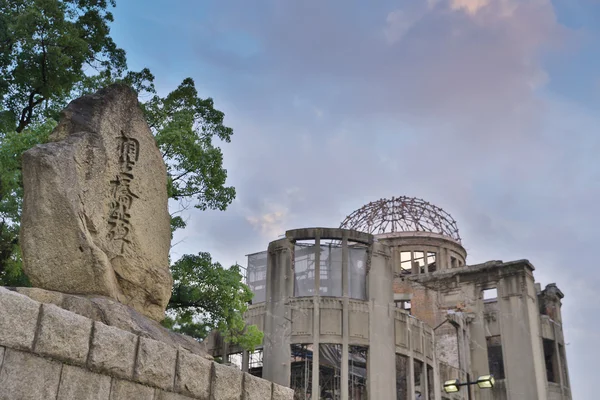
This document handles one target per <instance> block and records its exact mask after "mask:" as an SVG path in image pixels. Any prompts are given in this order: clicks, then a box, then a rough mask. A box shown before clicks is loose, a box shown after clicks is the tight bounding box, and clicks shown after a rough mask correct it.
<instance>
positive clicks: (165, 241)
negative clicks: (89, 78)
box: [20, 84, 173, 321]
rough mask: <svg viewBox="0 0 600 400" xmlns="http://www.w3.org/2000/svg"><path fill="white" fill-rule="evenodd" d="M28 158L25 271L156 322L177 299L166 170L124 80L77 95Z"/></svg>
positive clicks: (44, 284)
mask: <svg viewBox="0 0 600 400" xmlns="http://www.w3.org/2000/svg"><path fill="white" fill-rule="evenodd" d="M50 140H51V142H50V143H46V144H43V145H38V146H35V147H33V148H32V149H30V150H28V151H26V152H25V154H24V155H23V186H24V197H23V213H22V219H21V238H20V243H21V249H22V252H23V269H24V270H25V272H26V274H27V276H28V277H29V278H30V280H31V282H32V284H33V286H35V287H40V288H43V289H49V290H56V291H60V292H65V293H74V294H93V295H102V296H108V297H111V298H113V299H116V300H118V301H120V302H122V303H124V304H127V305H129V306H131V307H133V308H135V309H136V310H138V311H139V312H141V313H143V314H145V315H147V316H149V317H150V318H153V319H155V320H157V321H160V320H162V319H163V318H164V311H165V307H166V305H167V303H168V301H169V298H170V296H171V287H172V284H173V280H172V277H171V274H170V272H169V260H168V255H169V248H170V242H171V226H170V216H169V211H168V197H167V171H166V167H165V163H164V161H163V158H162V154H161V152H160V150H159V149H158V147H157V145H156V141H155V140H154V137H153V136H152V133H151V131H150V128H149V127H148V124H147V123H146V121H145V119H144V115H143V113H142V110H141V108H140V107H139V104H138V99H137V94H136V93H135V92H134V91H133V90H132V89H131V88H129V87H127V86H126V85H123V84H116V85H111V86H109V87H108V88H106V89H102V90H100V91H98V92H97V93H95V94H93V95H88V96H84V97H80V98H78V99H76V100H74V101H72V102H71V103H70V104H69V106H68V107H67V108H66V109H65V110H63V113H62V116H61V119H60V121H59V124H58V126H57V127H56V128H55V130H54V131H53V132H52V134H51V135H50Z"/></svg>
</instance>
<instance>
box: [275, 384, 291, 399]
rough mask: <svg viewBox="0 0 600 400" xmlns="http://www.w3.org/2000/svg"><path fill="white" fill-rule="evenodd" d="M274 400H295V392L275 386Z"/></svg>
mask: <svg viewBox="0 0 600 400" xmlns="http://www.w3.org/2000/svg"><path fill="white" fill-rule="evenodd" d="M272 399H273V400H294V390H293V389H290V388H288V387H285V386H280V385H276V384H273V397H272Z"/></svg>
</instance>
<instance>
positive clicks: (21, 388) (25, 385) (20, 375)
mask: <svg viewBox="0 0 600 400" xmlns="http://www.w3.org/2000/svg"><path fill="white" fill-rule="evenodd" d="M61 368H62V365H61V364H60V363H58V362H56V361H50V360H46V359H44V358H41V357H38V356H35V355H33V354H30V353H23V352H21V351H18V350H12V349H6V353H5V355H4V364H3V366H2V371H0V400H16V399H19V400H45V399H55V398H56V391H57V390H58V383H59V382H60V371H61Z"/></svg>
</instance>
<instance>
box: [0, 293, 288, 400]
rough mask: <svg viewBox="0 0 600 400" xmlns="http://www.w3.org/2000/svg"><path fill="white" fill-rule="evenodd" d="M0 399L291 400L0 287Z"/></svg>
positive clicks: (262, 383) (260, 383) (265, 384)
mask: <svg viewBox="0 0 600 400" xmlns="http://www.w3.org/2000/svg"><path fill="white" fill-rule="evenodd" d="M0 388H1V389H0V400H15V399H28V400H130V399H139V400H186V399H188V400H192V399H197V400H208V399H211V400H228V399H242V400H250V399H254V400H265V399H267V400H268V399H271V400H292V399H293V391H292V390H291V389H288V388H284V387H282V386H279V385H276V384H273V383H271V382H269V381H266V380H263V379H259V378H256V377H254V376H252V375H249V374H247V373H243V372H241V371H239V370H238V369H236V368H232V367H228V366H224V365H221V364H217V363H214V362H212V361H209V360H207V359H206V358H204V357H201V356H199V355H196V354H192V353H190V352H189V351H187V350H185V349H183V348H181V347H174V346H171V345H169V344H166V343H163V342H159V341H156V340H153V339H149V338H146V337H141V336H138V335H135V334H133V333H130V332H126V331H123V330H120V329H118V328H115V327H112V326H107V325H104V324H103V323H101V322H98V321H92V320H91V319H88V318H86V317H83V316H81V315H77V314H75V313H72V312H70V311H67V310H64V309H62V308H59V307H57V306H55V305H52V304H42V303H39V302H37V301H34V300H32V299H30V298H29V297H27V296H24V295H21V294H19V293H15V292H12V291H8V290H6V289H4V288H2V287H0Z"/></svg>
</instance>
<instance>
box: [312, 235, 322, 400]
mask: <svg viewBox="0 0 600 400" xmlns="http://www.w3.org/2000/svg"><path fill="white" fill-rule="evenodd" d="M315 248H316V249H315V251H316V252H317V253H316V254H315V293H316V294H317V295H316V296H314V297H313V364H312V393H313V397H314V398H318V396H319V393H321V389H320V388H319V385H320V383H319V362H320V361H319V343H320V331H321V324H320V321H321V318H320V311H321V310H320V307H321V304H320V301H319V299H320V297H319V295H320V290H319V288H320V287H321V237H320V234H317V236H316V237H315Z"/></svg>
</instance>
